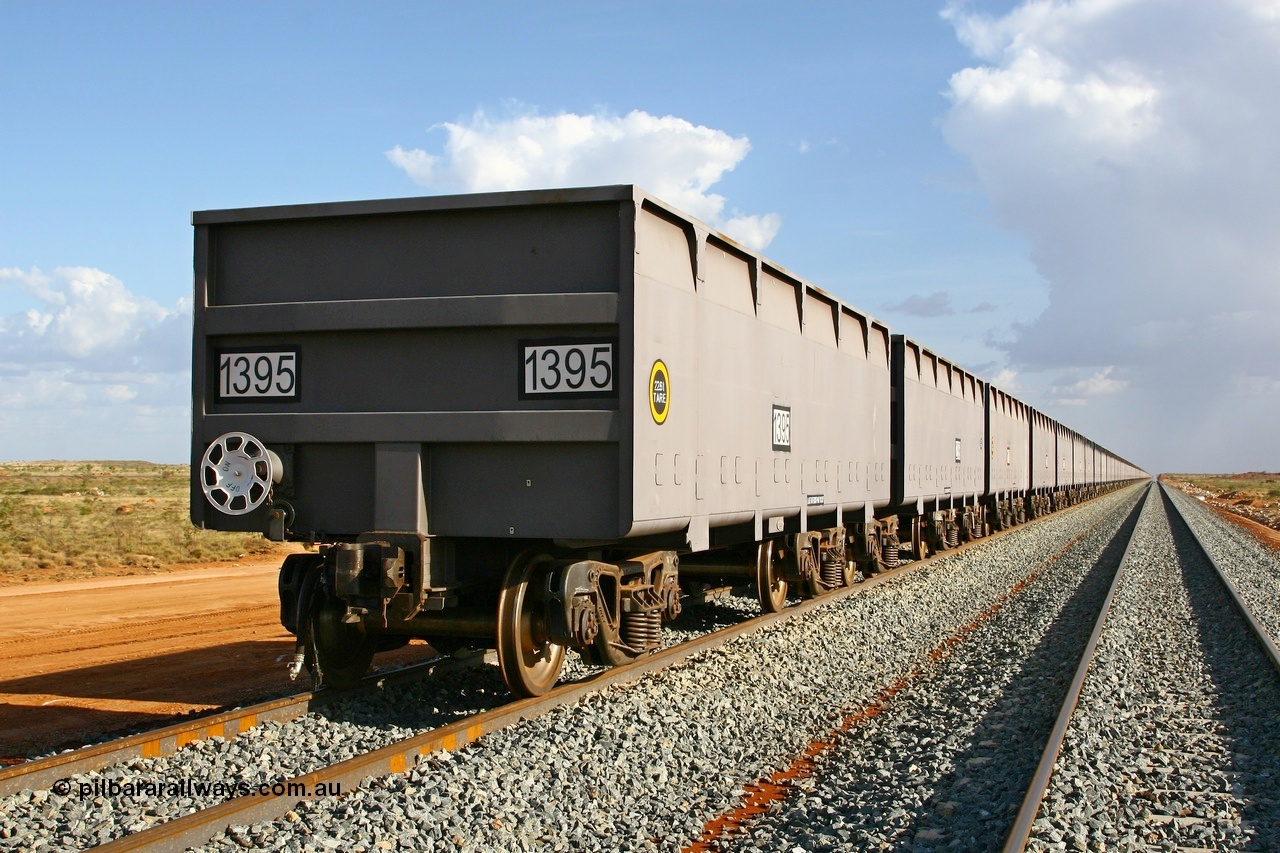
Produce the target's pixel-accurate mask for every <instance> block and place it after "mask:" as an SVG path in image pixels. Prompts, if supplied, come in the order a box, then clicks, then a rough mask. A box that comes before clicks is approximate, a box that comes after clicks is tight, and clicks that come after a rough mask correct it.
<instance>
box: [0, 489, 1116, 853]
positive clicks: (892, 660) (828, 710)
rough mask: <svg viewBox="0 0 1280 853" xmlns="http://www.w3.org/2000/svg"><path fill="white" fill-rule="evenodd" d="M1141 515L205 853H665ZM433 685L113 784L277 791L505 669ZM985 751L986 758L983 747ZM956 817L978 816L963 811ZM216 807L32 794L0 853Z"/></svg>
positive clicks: (456, 701) (838, 614)
mask: <svg viewBox="0 0 1280 853" xmlns="http://www.w3.org/2000/svg"><path fill="white" fill-rule="evenodd" d="M1134 497H1135V492H1134V490H1126V491H1124V492H1121V493H1118V494H1115V495H1110V496H1107V497H1105V498H1102V499H1100V500H1097V501H1093V502H1091V503H1089V504H1086V505H1083V506H1081V507H1077V508H1073V509H1072V510H1069V511H1067V512H1064V513H1060V514H1058V515H1055V516H1053V517H1050V518H1048V519H1046V520H1044V521H1042V522H1039V523H1037V524H1035V525H1030V526H1027V527H1025V528H1022V529H1020V530H1017V531H1015V532H1013V533H1012V534H1010V535H1008V536H1005V537H1002V538H1000V539H997V540H993V541H992V542H990V543H987V544H986V545H984V547H982V548H979V549H974V550H971V551H968V552H965V553H963V554H957V555H950V556H947V557H944V558H942V559H940V560H937V561H935V562H934V563H932V564H930V565H928V566H924V567H921V570H920V571H918V572H915V573H912V574H909V575H904V576H901V577H895V578H891V579H889V580H888V581H887V582H885V583H883V584H880V585H878V586H875V587H873V588H869V589H867V590H865V591H864V592H861V593H860V594H857V595H853V596H851V597H849V598H847V599H844V600H842V601H838V602H833V603H832V604H831V605H830V606H826V607H823V608H820V609H818V610H814V611H811V612H810V613H808V614H806V615H805V616H804V617H803V618H801V619H795V620H790V621H788V622H786V623H784V624H781V625H777V626H773V627H771V628H769V629H765V630H763V631H760V632H758V633H754V634H751V635H749V636H746V637H743V638H740V639H739V640H736V641H734V642H733V643H730V644H729V645H727V646H725V647H722V648H719V649H716V650H713V651H710V652H707V653H704V654H701V655H699V656H697V657H695V658H694V659H691V660H690V661H688V662H686V663H684V664H681V665H678V666H676V667H674V668H672V669H669V670H667V671H665V672H663V673H659V674H657V675H655V676H652V677H647V678H644V679H642V680H640V681H639V682H636V683H634V684H632V685H629V686H626V687H622V688H614V689H610V690H608V691H606V692H604V693H601V694H596V695H593V696H591V697H589V698H587V699H584V700H582V701H580V702H579V703H577V704H576V705H574V706H571V707H566V708H562V709H559V710H557V711H554V712H552V713H550V714H547V715H545V716H542V717H539V718H537V719H535V720H530V721H526V722H524V723H521V724H519V725H516V726H513V727H511V728H509V729H507V730H505V731H502V732H497V733H494V734H492V735H487V736H485V737H484V738H482V739H481V740H480V741H479V742H477V743H475V744H473V745H472V746H470V747H468V748H466V749H463V750H460V751H459V752H457V753H452V754H448V753H446V754H440V755H436V756H434V757H432V758H430V759H428V760H426V761H425V762H424V763H423V764H422V765H420V766H419V767H418V768H416V769H414V770H412V771H410V772H408V773H405V774H399V775H394V776H390V777H386V778H383V779H376V780H371V781H369V782H366V783H365V785H364V786H363V787H362V788H361V789H360V790H358V791H355V792H351V793H349V794H348V795H346V796H344V797H341V798H330V799H325V800H319V801H316V802H312V803H303V804H300V805H299V806H298V807H297V808H296V809H295V810H294V811H293V812H291V813H290V814H289V815H288V816H286V817H285V818H284V819H281V820H279V821H276V822H272V823H266V824H261V825H256V826H253V827H238V828H234V829H233V830H232V831H231V832H229V833H227V834H226V835H224V836H220V837H219V838H217V839H215V840H214V841H213V842H211V843H210V845H209V849H242V848H244V847H258V848H267V849H284V850H301V849H325V848H329V849H344V850H346V849H353V850H359V849H368V850H379V849H399V848H406V849H437V848H438V849H450V850H452V849H457V848H459V847H460V848H462V849H473V850H488V849H534V848H540V849H573V850H584V849H602V850H616V849H619V848H624V849H650V848H651V849H671V848H672V847H673V846H678V845H679V844H682V843H686V842H688V841H691V840H693V839H694V838H696V837H698V835H699V834H700V833H701V832H702V828H703V825H704V824H705V823H706V822H707V821H708V820H709V819H711V818H714V817H715V816H717V815H719V814H721V813H723V812H724V811H725V810H726V809H728V808H730V807H732V806H733V805H735V803H736V802H737V801H738V797H739V794H740V793H741V790H742V786H744V785H745V784H747V783H749V782H752V781H754V780H756V779H758V778H760V777H762V776H767V775H768V774H769V773H770V772H772V771H773V770H775V769H778V768H781V767H785V766H787V765H788V764H789V763H790V762H791V761H792V760H793V758H794V756H795V755H797V754H799V753H800V752H802V751H803V750H804V748H805V747H806V746H807V745H808V744H809V742H810V741H811V740H813V739H814V738H815V737H818V736H820V735H824V734H825V733H827V732H829V731H830V730H831V728H832V727H833V726H834V725H836V724H838V722H839V721H840V719H841V716H842V713H843V712H845V711H847V710H849V709H853V708H858V707H862V706H864V705H866V704H867V703H870V702H872V701H873V700H874V699H875V698H876V697H877V696H878V695H879V694H880V693H881V692H882V691H883V690H884V688H885V686H886V685H887V684H890V683H892V682H893V681H895V680H896V679H899V678H902V677H904V676H907V675H909V674H911V673H912V672H914V671H916V670H917V669H919V668H920V666H921V665H922V663H923V662H925V661H927V660H928V652H929V650H930V649H932V648H934V647H935V646H936V645H937V644H938V643H939V642H940V641H941V640H943V639H945V638H947V637H949V636H952V635H953V634H955V633H956V632H957V631H958V630H960V629H961V628H962V627H963V626H965V625H967V624H968V623H969V622H971V621H972V620H973V619H974V618H975V617H976V616H977V615H979V614H981V613H983V612H984V611H985V610H986V609H987V607H988V606H989V605H990V603H991V602H992V601H993V600H995V599H996V598H997V597H999V596H1000V595H1002V594H1003V593H1005V592H1006V591H1007V590H1009V589H1010V587H1012V586H1013V585H1014V584H1016V583H1018V582H1019V581H1020V580H1022V579H1023V578H1024V577H1025V576H1026V575H1027V574H1028V573H1029V572H1030V571H1032V570H1034V569H1035V567H1036V566H1038V565H1039V564H1041V563H1042V562H1044V561H1045V560H1046V559H1047V558H1049V557H1050V556H1051V555H1052V554H1054V553H1055V552H1056V551H1057V550H1058V549H1059V548H1060V547H1061V545H1062V543H1063V542H1064V541H1066V540H1069V539H1071V538H1073V537H1075V536H1078V535H1080V534H1081V533H1082V532H1084V531H1085V530H1086V529H1088V528H1089V527H1091V526H1092V525H1094V524H1096V523H1100V522H1101V523H1103V527H1104V529H1111V530H1112V531H1114V528H1115V527H1117V526H1118V525H1119V524H1120V522H1121V520H1122V518H1123V515H1124V509H1125V507H1126V506H1127V505H1129V504H1131V503H1132V501H1133V499H1134ZM1095 539H1096V540H1097V541H1093V540H1095ZM1109 540H1110V535H1109V534H1107V533H1105V532H1098V533H1096V534H1095V535H1094V536H1093V537H1090V538H1089V542H1090V543H1091V544H1089V545H1088V547H1091V548H1095V549H1096V550H1097V551H1099V552H1101V551H1102V550H1103V549H1105V548H1106V544H1107V542H1108V541H1109ZM1082 544H1084V543H1082ZM1068 562H1070V561H1069V560H1063V561H1060V564H1059V566H1065V565H1066V564H1067V563H1068ZM1064 571H1065V570H1064ZM1078 571H1080V572H1081V573H1084V574H1087V571H1086V570H1085V569H1084V568H1081V569H1079V570H1078ZM1050 574H1053V575H1056V574H1058V569H1056V568H1055V569H1054V570H1053V571H1052V572H1046V575H1050ZM1034 586H1035V584H1032V585H1029V588H1030V587H1034ZM1026 594H1027V593H1026V592H1025V591H1024V593H1022V594H1021V595H1019V596H1017V597H1015V598H1014V599H1013V602H1018V601H1021V600H1022V598H1023V596H1025V595H1026ZM736 601H737V604H735V605H732V606H736V607H740V608H742V609H743V610H744V612H746V614H747V615H754V613H755V612H756V606H755V604H754V601H753V600H751V599H746V600H741V599H738V600H736ZM1018 606H1020V605H1019V604H1017V603H1010V604H1008V605H1006V607H1007V608H1009V609H1010V611H1011V612H1012V610H1013V609H1014V608H1016V607H1018ZM710 621H713V622H718V621H724V620H723V619H719V618H715V619H711V620H710ZM967 642H968V641H967ZM961 655H963V650H961V651H959V652H956V653H954V654H953V655H952V656H951V659H952V660H956V659H958V658H959V657H960V656H961ZM963 683H964V679H963V678H962V679H960V681H959V682H957V684H958V685H961V686H960V687H958V689H961V690H962V691H963V690H964V689H965V688H964V687H963ZM420 684H421V686H420V687H416V688H415V689H414V690H413V691H410V690H407V689H406V690H405V691H404V692H403V693H398V694H397V695H395V696H392V697H386V696H383V697H378V698H377V699H376V700H368V699H364V700H359V701H356V702H353V705H352V707H349V708H346V709H341V708H338V707H337V706H332V707H331V708H329V709H326V711H325V714H326V717H327V719H326V720H323V721H319V720H317V719H316V718H315V717H314V716H312V715H309V716H308V717H307V718H303V719H302V720H299V721H294V722H293V723H289V724H285V725H284V726H264V727H263V728H262V729H261V730H260V731H259V730H256V731H255V733H251V734H249V735H247V736H242V737H241V738H237V739H235V740H234V741H230V742H221V741H219V740H216V739H215V740H212V741H209V742H206V743H205V744H203V745H201V746H199V747H198V748H195V749H188V750H182V751H180V752H179V753H176V754H175V755H174V756H169V757H167V758H165V759H153V760H150V761H138V762H134V763H131V764H129V765H127V766H123V767H119V768H115V769H114V770H109V771H104V773H103V774H99V775H101V776H104V777H106V778H111V777H112V776H113V775H114V777H115V778H118V779H121V780H127V781H134V782H136V781H138V780H139V779H141V778H143V777H145V776H147V774H150V775H151V777H154V778H158V779H161V780H169V781H172V780H174V779H180V778H200V779H206V780H219V779H221V780H225V781H228V782H232V783H235V782H242V781H253V780H258V779H261V780H262V781H268V782H269V781H275V780H277V779H280V778H287V777H291V776H295V775H297V774H298V773H300V772H305V770H308V769H312V768H313V767H315V766H319V765H320V764H325V763H332V762H333V761H336V760H339V759H340V758H342V757H344V756H345V755H347V754H354V753H355V752H357V751H366V750H368V749H371V748H375V747H376V746H380V745H383V744H384V743H387V742H389V741H390V740H392V739H398V738H402V737H407V736H409V735H411V734H413V733H416V732H417V731H420V730H422V729H423V728H429V727H433V726H436V725H440V724H442V723H445V722H450V721H452V720H454V719H456V718H457V717H458V716H460V715H462V714H464V713H467V712H468V711H469V710H471V709H479V708H482V707H490V706H492V705H493V704H496V703H499V702H501V701H504V700H505V699H506V698H507V694H506V692H505V689H504V688H503V687H502V686H501V682H500V679H499V677H498V675H497V673H496V668H495V667H484V668H482V670H481V671H480V672H479V673H476V672H470V673H466V674H459V675H458V676H457V678H456V679H454V678H452V677H450V678H447V679H443V680H440V681H438V682H437V681H434V680H432V681H426V682H421V683H420ZM964 695H966V696H967V694H964ZM295 724H296V726H295ZM334 726H336V728H330V727H334ZM317 730H323V731H326V732H329V733H326V734H324V735H322V736H321V735H317V734H316V731H317ZM335 732H336V733H337V736H336V737H334V736H332V734H331V733H335ZM1011 740H1012V739H1011ZM925 745H926V746H928V744H925ZM974 747H975V749H976V750H977V751H975V752H974V754H973V755H972V756H970V757H972V758H981V757H982V756H981V755H980V754H979V752H980V751H981V750H982V749H988V748H989V747H984V746H982V744H981V743H975V744H974ZM894 760H896V759H894ZM317 762H319V763H317ZM74 781H78V780H73V782H74ZM957 781H958V780H957ZM961 787H963V786H961ZM952 801H954V802H956V803H958V804H960V806H962V807H963V806H964V800H963V799H962V798H959V797H957V798H954V799H953V800H948V801H947V802H952ZM207 804H208V803H205V802H200V801H187V802H183V801H182V800H181V799H177V800H169V799H164V798H158V799H157V798H142V799H139V800H131V799H129V798H112V797H99V798H95V799H92V800H81V799H78V798H77V797H76V796H75V795H74V794H72V795H70V796H65V797H64V796H59V795H58V794H55V793H52V792H36V793H27V794H23V795H19V796H17V797H12V798H9V800H8V801H7V802H4V803H3V804H2V805H0V808H2V809H3V815H4V816H3V817H2V818H0V848H9V849H18V848H21V849H35V850H40V849H69V848H79V847H82V846H84V845H85V844H86V843H90V844H91V843H94V840H99V841H100V840H105V839H107V838H110V837H116V836H118V835H120V834H122V833H124V832H126V831H135V830H137V829H140V828H142V827H144V826H147V825H151V824H154V823H157V822H159V821H161V820H167V819H170V818H172V817H175V816H177V815H179V814H182V813H185V812H189V811H191V810H193V809H195V808H197V807H200V806H203V805H207ZM974 807H975V808H978V806H977V805H975V806H974ZM946 808H949V807H946V806H944V807H943V808H942V810H941V811H939V814H941V815H943V816H945V814H944V812H945V811H946ZM904 811H906V810H905V809H904ZM836 837H839V836H838V835H837V836H836ZM745 840H746V839H739V841H740V842H741V841H745Z"/></svg>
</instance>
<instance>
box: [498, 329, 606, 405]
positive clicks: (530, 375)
mask: <svg viewBox="0 0 1280 853" xmlns="http://www.w3.org/2000/svg"><path fill="white" fill-rule="evenodd" d="M616 350H617V347H616V346H615V342H614V341H609V340H605V341H601V340H577V341H565V340H558V341H521V342H520V396H521V398H523V399H528V398H530V397H542V396H549V395H553V394H554V395H557V396H565V395H574V396H581V397H587V396H593V397H608V396H612V395H613V394H614V388H615V387H616V386H615V384H614V374H615V373H616V368H615V364H614V353H615V352H616Z"/></svg>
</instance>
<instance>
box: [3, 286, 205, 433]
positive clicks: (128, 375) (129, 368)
mask: <svg viewBox="0 0 1280 853" xmlns="http://www.w3.org/2000/svg"><path fill="white" fill-rule="evenodd" d="M0 290H5V291H9V294H8V296H9V299H8V301H9V302H11V303H12V302H13V301H15V300H16V301H18V302H21V301H23V300H25V301H26V302H27V303H28V306H27V307H22V308H19V310H17V311H16V312H14V313H11V314H9V315H8V316H5V317H0V375H3V376H4V382H3V385H2V386H0V406H3V407H4V408H5V409H7V410H8V411H9V414H10V415H12V416H15V417H16V416H19V415H22V416H24V417H31V416H33V414H34V413H35V412H37V411H50V412H59V413H60V414H61V416H63V417H70V418H75V417H78V416H80V415H81V414H82V412H81V411H80V408H79V407H95V406H110V405H119V404H127V403H132V402H134V401H139V402H142V401H144V400H145V401H146V402H147V403H148V404H156V403H160V404H165V403H167V404H168V405H173V403H174V402H175V401H181V399H182V397H181V396H178V397H174V396H173V392H174V390H175V389H178V391H179V394H181V393H182V392H181V389H182V388H183V386H185V385H186V384H187V382H188V380H187V379H186V376H187V375H188V374H189V372H190V363H189V362H190V341H191V313H190V305H189V303H188V302H187V301H186V300H180V301H179V302H178V303H177V304H176V305H173V306H169V307H165V306H162V305H160V304H158V303H157V302H155V301H154V300H152V299H148V298H146V297H144V296H139V295H138V294H136V293H133V292H132V291H130V290H129V289H128V288H127V287H126V286H125V285H124V283H123V282H122V281H121V280H120V279H118V278H116V277H115V276H113V275H111V274H109V273H106V272H103V271H102V270H99V269H93V268H90V267H58V268H57V269H55V270H54V271H53V272H52V273H45V272H42V271H41V270H39V269H35V268H33V269H28V270H23V269H16V268H11V267H10V268H3V269H0Z"/></svg>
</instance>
